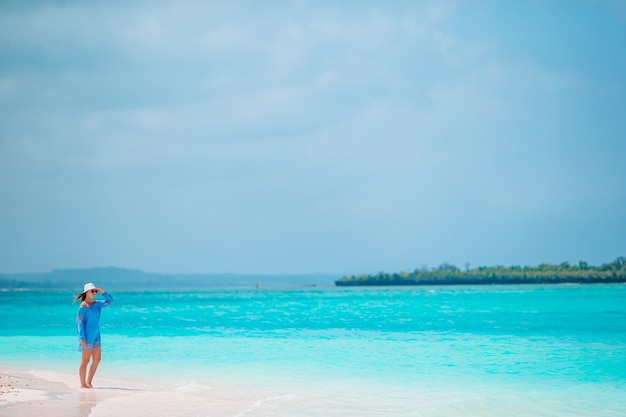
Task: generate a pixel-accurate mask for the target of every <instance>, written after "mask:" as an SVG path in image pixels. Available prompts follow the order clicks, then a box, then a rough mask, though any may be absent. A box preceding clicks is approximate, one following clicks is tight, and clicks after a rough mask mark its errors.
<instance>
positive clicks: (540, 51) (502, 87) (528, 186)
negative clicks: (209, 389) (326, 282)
mask: <svg viewBox="0 0 626 417" xmlns="http://www.w3.org/2000/svg"><path fill="white" fill-rule="evenodd" d="M624 45H626V6H624V3H623V2H619V1H610V0H607V1H601V0H594V1H591V0H590V1H582V0H575V1H532V0H529V1H524V2H520V1H506V0H505V1H495V0H494V1H488V0H485V1H433V2H429V1H393V2H374V1H341V2H337V1H306V0H303V1H264V2H257V1H215V2H202V1H181V2H166V1H145V2H141V1H130V2H122V1H111V2H84V1H81V2H79V1H58V2H52V1H46V2H39V1H29V2H7V1H4V2H0V236H2V238H1V239H0V272H39V271H48V270H50V269H54V268H81V267H92V266H118V267H126V268H137V269H142V270H145V271H150V272H183V273H192V272H206V273H211V272H234V273H337V274H356V273H368V272H378V271H381V270H382V271H400V270H412V269H415V268H419V267H422V266H424V265H427V266H430V267H434V266H437V265H439V264H441V263H443V262H449V263H454V264H457V265H458V266H460V267H463V266H464V265H465V263H469V264H470V265H471V266H479V265H496V264H502V265H537V264H539V263H542V262H552V263H560V262H562V261H569V262H572V263H575V262H578V261H579V260H581V259H582V260H586V261H587V262H589V263H590V264H600V263H603V262H607V261H612V260H613V259H615V258H616V257H618V256H623V255H626V209H625V207H626V191H625V187H624V179H626V168H625V166H626V164H625V163H624V158H625V157H624V155H626V54H625V53H624Z"/></svg>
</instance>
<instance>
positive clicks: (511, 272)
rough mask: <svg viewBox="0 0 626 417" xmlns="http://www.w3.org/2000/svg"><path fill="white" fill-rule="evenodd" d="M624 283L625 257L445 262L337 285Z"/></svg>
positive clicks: (345, 280) (346, 279)
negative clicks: (475, 263)
mask: <svg viewBox="0 0 626 417" xmlns="http://www.w3.org/2000/svg"><path fill="white" fill-rule="evenodd" d="M616 282H626V258H624V257H623V256H620V257H619V258H617V259H615V260H614V261H613V262H610V263H605V264H602V265H600V266H597V267H596V266H591V265H588V264H587V263H586V262H585V261H580V262H578V264H576V265H571V264H570V263H569V262H563V263H561V264H559V265H553V264H549V263H543V264H541V265H539V266H523V267H522V266H480V267H478V268H473V269H470V268H469V264H466V268H465V271H461V270H460V269H459V268H457V267H456V265H452V264H449V263H444V264H442V265H440V266H438V267H436V268H432V269H428V268H426V267H423V268H421V269H416V270H414V271H413V272H396V273H386V272H379V273H377V274H364V275H357V276H345V277H342V278H341V279H339V280H337V281H335V284H336V285H338V286H352V285H463V284H465V285H467V284H560V283H585V284H591V283H616Z"/></svg>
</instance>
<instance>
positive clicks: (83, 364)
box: [78, 349, 100, 388]
mask: <svg viewBox="0 0 626 417" xmlns="http://www.w3.org/2000/svg"><path fill="white" fill-rule="evenodd" d="M98 350H100V349H98ZM91 352H92V351H89V350H83V352H82V353H83V355H82V357H81V360H80V367H79V368H78V376H80V387H81V388H90V386H89V385H88V384H87V381H85V376H86V375H87V364H89V359H91ZM92 366H93V365H92Z"/></svg>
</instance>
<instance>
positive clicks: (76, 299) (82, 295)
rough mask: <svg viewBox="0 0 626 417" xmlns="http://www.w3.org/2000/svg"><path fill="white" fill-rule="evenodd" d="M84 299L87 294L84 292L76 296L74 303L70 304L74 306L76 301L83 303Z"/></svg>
mask: <svg viewBox="0 0 626 417" xmlns="http://www.w3.org/2000/svg"><path fill="white" fill-rule="evenodd" d="M85 298H87V293H86V292H81V293H80V294H76V297H74V301H72V304H75V303H76V301H78V300H80V301H81V302H83V301H85Z"/></svg>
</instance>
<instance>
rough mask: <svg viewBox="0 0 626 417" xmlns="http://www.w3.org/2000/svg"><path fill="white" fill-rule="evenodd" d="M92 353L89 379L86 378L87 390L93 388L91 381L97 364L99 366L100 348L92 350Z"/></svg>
mask: <svg viewBox="0 0 626 417" xmlns="http://www.w3.org/2000/svg"><path fill="white" fill-rule="evenodd" d="M92 352H93V354H92V355H91V366H90V367H89V378H87V386H88V387H89V388H93V387H92V386H91V381H93V376H94V375H95V374H96V370H97V369H98V364H100V359H102V350H101V349H100V348H94V349H93V351H92Z"/></svg>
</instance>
